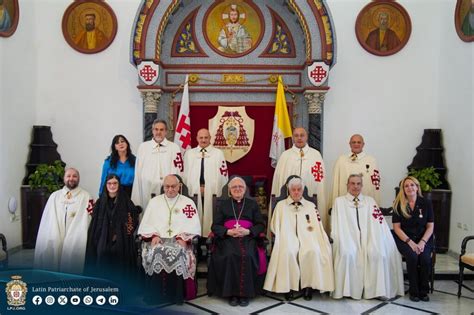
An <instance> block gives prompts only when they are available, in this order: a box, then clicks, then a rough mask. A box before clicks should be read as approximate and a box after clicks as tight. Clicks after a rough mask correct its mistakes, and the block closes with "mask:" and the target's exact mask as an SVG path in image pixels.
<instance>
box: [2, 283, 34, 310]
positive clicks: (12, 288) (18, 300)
mask: <svg viewBox="0 0 474 315" xmlns="http://www.w3.org/2000/svg"><path fill="white" fill-rule="evenodd" d="M11 278H12V280H11V281H9V282H8V283H7V287H6V288H5V293H6V294H7V303H8V305H10V306H23V305H25V301H26V293H27V292H28V288H27V286H26V283H25V282H23V281H21V276H12V277H11Z"/></svg>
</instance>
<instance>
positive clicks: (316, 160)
mask: <svg viewBox="0 0 474 315" xmlns="http://www.w3.org/2000/svg"><path fill="white" fill-rule="evenodd" d="M303 153H304V156H303V158H301V155H300V149H298V148H297V147H296V146H294V145H293V147H292V148H290V149H288V150H286V151H285V152H283V154H282V155H281V156H280V158H279V159H278V163H277V166H276V168H275V173H274V174H273V183H272V194H273V195H275V196H277V197H278V196H279V195H280V188H281V186H283V185H284V184H285V182H286V179H287V178H288V177H289V176H290V175H298V176H300V177H301V178H302V179H303V182H304V184H305V185H306V187H307V188H308V195H309V196H310V197H312V196H313V195H314V194H316V195H317V196H318V204H317V207H318V209H319V210H320V214H321V219H322V222H323V226H324V229H325V230H326V231H329V218H328V216H327V208H326V195H325V192H324V191H325V189H324V183H325V180H326V168H325V167H324V162H323V158H322V157H321V153H319V151H318V150H316V149H313V148H311V147H309V146H308V145H306V146H305V147H304V148H303ZM271 216H272V214H271V207H269V211H268V224H270V220H271Z"/></svg>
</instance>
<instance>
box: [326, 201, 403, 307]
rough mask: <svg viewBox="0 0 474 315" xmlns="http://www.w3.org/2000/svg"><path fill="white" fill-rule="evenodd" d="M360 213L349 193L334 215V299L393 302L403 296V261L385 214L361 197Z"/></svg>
mask: <svg viewBox="0 0 474 315" xmlns="http://www.w3.org/2000/svg"><path fill="white" fill-rule="evenodd" d="M358 198H359V199H360V201H359V205H358V208H357V209H358V217H359V224H360V230H359V228H358V224H357V210H356V207H355V203H354V201H353V199H354V197H353V196H352V195H350V194H349V193H348V194H346V195H345V196H342V197H338V198H336V201H335V203H334V207H333V209H332V213H331V223H332V232H331V237H332V239H333V240H334V242H333V257H334V279H335V290H334V292H333V297H334V298H336V299H338V298H342V297H343V296H348V297H352V298H353V299H360V298H364V299H371V298H375V297H387V298H392V297H394V296H396V295H404V286H403V270H402V259H401V257H400V254H399V252H398V250H397V246H396V245H395V241H394V239H393V236H392V233H391V232H390V229H389V227H388V225H387V222H386V221H385V219H384V217H383V214H382V212H381V211H380V209H379V208H378V206H377V204H376V203H375V200H374V199H373V198H372V197H368V196H364V195H362V194H360V195H359V196H358Z"/></svg>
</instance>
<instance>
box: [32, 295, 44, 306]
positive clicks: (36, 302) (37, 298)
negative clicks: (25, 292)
mask: <svg viewBox="0 0 474 315" xmlns="http://www.w3.org/2000/svg"><path fill="white" fill-rule="evenodd" d="M32 302H33V304H34V305H40V304H41V303H42V302H43V299H42V298H41V296H39V295H35V296H34V297H33V299H32Z"/></svg>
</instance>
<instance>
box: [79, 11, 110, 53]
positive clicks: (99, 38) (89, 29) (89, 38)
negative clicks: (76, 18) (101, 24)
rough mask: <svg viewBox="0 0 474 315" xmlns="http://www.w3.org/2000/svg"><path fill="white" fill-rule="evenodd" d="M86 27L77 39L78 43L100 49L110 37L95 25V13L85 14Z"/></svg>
mask: <svg viewBox="0 0 474 315" xmlns="http://www.w3.org/2000/svg"><path fill="white" fill-rule="evenodd" d="M84 27H85V29H84V30H82V31H81V32H80V33H79V35H78V36H77V38H76V39H75V43H76V45H78V46H79V47H80V48H83V49H100V48H101V47H103V46H104V45H105V44H106V43H107V41H108V37H107V36H106V35H105V34H104V32H102V31H101V30H99V29H98V28H96V26H95V14H93V13H89V14H86V15H85V25H84Z"/></svg>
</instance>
